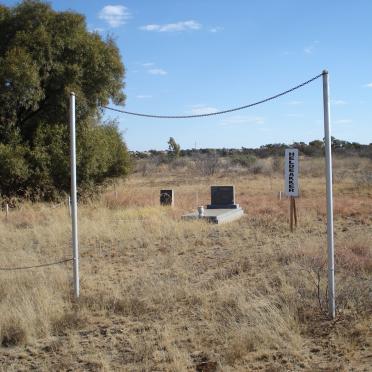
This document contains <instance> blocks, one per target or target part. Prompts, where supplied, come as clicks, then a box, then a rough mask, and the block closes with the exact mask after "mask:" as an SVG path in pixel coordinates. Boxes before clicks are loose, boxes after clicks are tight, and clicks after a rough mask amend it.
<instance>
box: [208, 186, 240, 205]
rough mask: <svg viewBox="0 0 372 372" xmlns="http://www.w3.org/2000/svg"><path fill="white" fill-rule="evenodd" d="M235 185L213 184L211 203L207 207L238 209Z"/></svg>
mask: <svg viewBox="0 0 372 372" xmlns="http://www.w3.org/2000/svg"><path fill="white" fill-rule="evenodd" d="M236 208H239V204H235V187H234V186H211V204H209V205H207V209H236Z"/></svg>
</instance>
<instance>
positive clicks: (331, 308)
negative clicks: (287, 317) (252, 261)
mask: <svg viewBox="0 0 372 372" xmlns="http://www.w3.org/2000/svg"><path fill="white" fill-rule="evenodd" d="M323 106H324V142H325V161H326V189H327V246H328V313H329V316H330V317H331V318H332V319H333V318H334V317H335V316H336V306H335V259H334V236H333V192H332V151H331V127H330V112H329V84H328V71H327V70H324V71H323Z"/></svg>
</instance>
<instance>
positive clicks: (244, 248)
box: [0, 157, 372, 372]
mask: <svg viewBox="0 0 372 372" xmlns="http://www.w3.org/2000/svg"><path fill="white" fill-rule="evenodd" d="M260 162H261V163H260V164H259V165H260V168H257V169H258V170H257V169H256V168H255V170H254V172H252V171H251V170H247V169H244V168H242V167H234V168H228V167H222V166H221V168H220V169H219V171H218V172H217V173H215V174H214V175H212V176H209V177H204V176H203V175H202V174H201V173H200V171H199V170H198V169H197V167H192V166H191V164H188V163H187V162H184V163H180V164H178V165H177V166H169V165H167V164H160V165H158V166H156V167H147V168H146V169H144V167H143V164H142V165H141V164H140V165H139V168H138V169H139V170H140V171H138V172H136V173H134V174H133V175H132V176H131V177H130V178H129V179H128V180H127V181H125V182H122V183H120V184H118V185H116V187H115V189H112V190H109V191H108V192H107V193H105V194H104V195H102V197H100V198H99V200H96V201H93V202H90V203H85V204H82V205H81V206H80V209H79V238H80V252H81V298H80V300H79V301H78V302H75V301H74V299H73V295H72V292H71V284H72V277H71V276H72V269H71V262H69V263H66V264H61V265H57V266H51V267H45V268H38V269H30V270H22V271H21V270H20V271H0V342H1V346H0V370H1V371H30V370H37V371H51V370H56V371H205V372H207V371H251V370H252V371H253V370H264V371H368V370H370V368H371V365H372V351H371V345H372V329H371V324H372V311H371V310H372V181H371V174H372V164H371V161H370V160H367V159H360V158H357V157H356V158H352V159H335V161H334V167H335V169H334V197H335V198H334V200H335V208H334V212H335V250H336V296H337V297H336V303H337V317H336V319H335V320H332V321H330V320H328V319H327V315H326V295H327V293H326V291H327V288H326V284H327V283H326V281H327V276H326V265H327V264H326V204H325V180H324V179H323V178H322V173H323V172H324V164H323V160H322V159H303V160H302V161H301V179H300V185H301V197H300V198H299V199H298V200H297V208H298V218H299V226H298V228H297V229H296V230H295V231H294V233H293V234H292V233H290V231H289V226H288V219H289V201H288V200H287V199H283V200H281V201H279V200H278V198H277V193H278V191H280V190H282V189H283V179H282V176H281V174H280V172H279V171H274V170H275V164H274V161H273V160H271V159H267V160H262V161H260ZM214 184H217V185H224V184H234V185H235V187H236V191H237V197H236V199H237V202H238V203H239V204H241V206H242V207H243V208H244V209H245V212H246V214H245V216H244V218H242V219H240V220H239V221H236V222H233V223H231V224H226V225H211V224H208V223H204V222H199V221H194V222H186V221H181V219H180V217H181V215H182V214H183V213H184V212H188V211H191V210H194V209H195V208H196V206H197V205H201V204H204V205H205V204H207V203H208V202H209V200H210V195H209V192H210V185H214ZM167 187H170V188H173V189H174V190H175V200H176V202H175V207H174V208H169V207H160V206H159V190H160V189H161V188H167ZM70 240H71V233H70V221H69V215H68V209H67V207H66V206H65V205H56V206H53V205H50V204H41V203H40V204H27V203H26V204H23V205H21V206H19V207H18V208H13V209H11V211H10V214H9V216H8V218H7V219H6V218H5V214H4V213H3V215H2V216H1V219H0V249H1V257H2V260H1V265H0V266H1V267H3V268H6V267H13V266H24V265H26V266H27V265H37V264H41V263H44V262H50V261H54V260H58V259H61V258H65V257H70V256H71V241H70Z"/></svg>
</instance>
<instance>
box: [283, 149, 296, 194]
mask: <svg viewBox="0 0 372 372" xmlns="http://www.w3.org/2000/svg"><path fill="white" fill-rule="evenodd" d="M284 178H285V194H286V195H287V196H298V149H286V150H285V162H284Z"/></svg>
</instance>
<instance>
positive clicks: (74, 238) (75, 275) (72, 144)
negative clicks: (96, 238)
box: [70, 92, 80, 298]
mask: <svg viewBox="0 0 372 372" xmlns="http://www.w3.org/2000/svg"><path fill="white" fill-rule="evenodd" d="M70 151H71V153H70V163H71V223H72V255H73V278H74V294H75V298H79V295H80V283H79V241H78V226H77V195H76V132H75V93H73V92H71V93H70Z"/></svg>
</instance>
